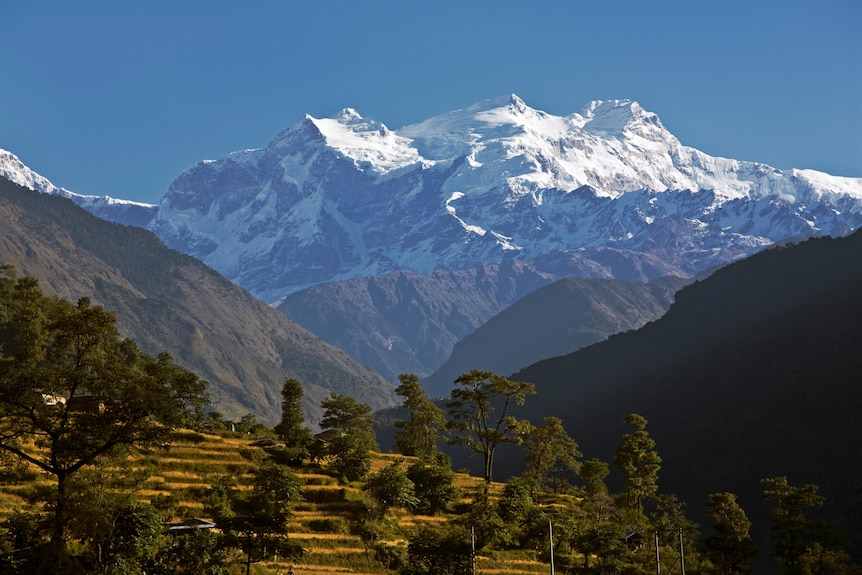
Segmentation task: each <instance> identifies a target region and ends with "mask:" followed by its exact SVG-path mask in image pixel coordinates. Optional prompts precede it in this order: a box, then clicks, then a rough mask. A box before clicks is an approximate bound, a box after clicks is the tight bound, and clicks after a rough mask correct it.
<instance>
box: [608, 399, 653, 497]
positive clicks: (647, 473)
mask: <svg viewBox="0 0 862 575" xmlns="http://www.w3.org/2000/svg"><path fill="white" fill-rule="evenodd" d="M623 421H624V422H626V423H628V424H629V425H631V426H632V427H633V428H634V432H633V433H626V434H625V435H623V441H622V443H621V444H620V446H619V447H618V448H617V453H616V456H615V457H614V467H616V468H617V469H619V470H620V471H621V472H622V474H623V499H624V501H625V504H626V506H628V508H629V509H631V510H632V511H634V512H637V513H642V512H643V502H644V499H646V498H647V497H649V496H651V495H653V494H654V493H656V492H657V491H658V472H659V469H661V457H659V456H658V453H657V452H656V451H655V441H654V440H653V439H652V438H651V437H650V436H649V433H648V432H647V430H646V425H647V420H646V418H644V417H643V416H641V415H638V414H637V413H631V414H629V415H627V416H626V417H625V418H623Z"/></svg>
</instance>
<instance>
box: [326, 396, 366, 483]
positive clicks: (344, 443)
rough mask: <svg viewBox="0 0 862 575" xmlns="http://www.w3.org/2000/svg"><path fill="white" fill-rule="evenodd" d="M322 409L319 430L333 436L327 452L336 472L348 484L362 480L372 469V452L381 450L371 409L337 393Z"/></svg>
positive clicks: (327, 400)
mask: <svg viewBox="0 0 862 575" xmlns="http://www.w3.org/2000/svg"><path fill="white" fill-rule="evenodd" d="M321 406H322V407H323V409H324V412H323V419H322V420H321V421H320V426H321V427H322V428H323V429H324V430H328V431H331V432H333V433H332V437H331V438H330V439H329V441H328V444H327V452H328V453H329V455H330V456H332V458H333V467H334V469H335V471H336V472H337V473H338V474H339V475H340V476H342V477H344V478H346V479H347V480H348V481H355V480H358V479H362V478H363V477H365V475H366V474H367V473H368V472H369V471H370V469H371V454H370V453H369V452H370V451H371V450H376V449H378V446H377V439H376V438H375V436H374V417H373V415H372V413H371V407H370V406H368V405H366V404H364V403H359V402H358V401H356V400H355V399H353V398H352V397H349V396H346V395H341V394H339V393H336V392H334V391H333V392H331V394H330V397H329V398H328V399H325V400H323V402H321Z"/></svg>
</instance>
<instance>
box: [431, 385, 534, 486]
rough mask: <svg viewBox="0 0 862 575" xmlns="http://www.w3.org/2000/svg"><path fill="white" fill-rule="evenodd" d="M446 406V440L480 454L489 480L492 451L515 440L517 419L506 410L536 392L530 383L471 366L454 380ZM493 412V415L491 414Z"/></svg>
mask: <svg viewBox="0 0 862 575" xmlns="http://www.w3.org/2000/svg"><path fill="white" fill-rule="evenodd" d="M455 384H456V386H457V387H456V388H455V389H454V390H453V391H452V395H451V401H450V402H449V403H448V404H447V407H448V410H449V425H448V428H449V430H450V431H453V432H454V434H453V436H452V437H451V438H450V440H449V441H450V443H452V444H454V445H463V446H465V447H467V448H469V449H471V450H473V451H474V452H476V453H479V454H481V455H482V458H483V460H484V465H485V467H484V477H485V481H487V482H489V483H490V482H491V478H492V472H493V469H494V452H495V451H496V449H497V447H499V446H500V445H501V444H503V443H518V442H520V441H521V437H520V436H519V435H518V433H517V430H518V424H519V422H518V420H517V419H515V418H514V417H512V416H511V415H510V414H509V411H510V410H511V408H512V407H514V406H516V405H523V404H524V400H525V398H526V397H527V395H532V394H534V393H536V390H535V387H534V386H533V384H532V383H524V382H518V381H510V380H509V379H506V378H505V377H503V376H502V375H497V374H496V373H493V372H490V371H478V370H475V369H474V370H473V371H471V372H469V373H465V374H463V375H461V376H460V377H458V379H456V380H455ZM495 414H496V415H495Z"/></svg>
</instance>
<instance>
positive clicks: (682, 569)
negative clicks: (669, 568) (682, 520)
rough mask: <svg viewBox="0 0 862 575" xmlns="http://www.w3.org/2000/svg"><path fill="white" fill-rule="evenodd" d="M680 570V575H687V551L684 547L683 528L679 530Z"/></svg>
mask: <svg viewBox="0 0 862 575" xmlns="http://www.w3.org/2000/svg"><path fill="white" fill-rule="evenodd" d="M679 569H680V571H679V572H680V574H681V575H685V550H684V549H683V546H682V527H680V528H679Z"/></svg>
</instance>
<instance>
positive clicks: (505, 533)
mask: <svg viewBox="0 0 862 575" xmlns="http://www.w3.org/2000/svg"><path fill="white" fill-rule="evenodd" d="M489 490H490V483H487V482H486V483H482V484H481V485H479V486H478V487H476V493H475V494H474V495H473V501H472V502H471V503H470V508H469V510H468V511H467V514H466V515H464V516H462V517H461V523H462V524H463V525H464V526H465V527H467V528H473V530H474V533H475V537H476V547H477V548H483V547H490V546H507V545H510V544H511V543H512V532H511V531H510V530H509V529H508V527H509V526H508V525H506V522H505V521H503V518H502V517H500V514H499V513H498V512H497V506H496V505H494V504H493V503H492V502H491V499H490V497H489Z"/></svg>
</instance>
